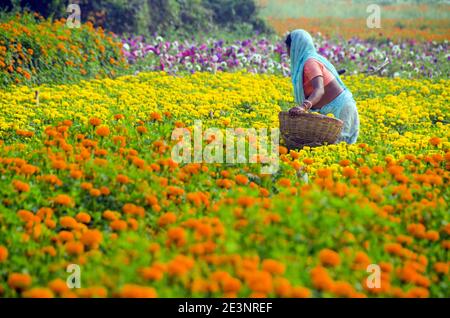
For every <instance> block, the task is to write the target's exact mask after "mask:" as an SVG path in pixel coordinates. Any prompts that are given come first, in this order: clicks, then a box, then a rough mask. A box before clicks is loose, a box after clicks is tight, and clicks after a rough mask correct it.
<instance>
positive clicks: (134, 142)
mask: <svg viewBox="0 0 450 318" xmlns="http://www.w3.org/2000/svg"><path fill="white" fill-rule="evenodd" d="M344 80H345V82H346V84H347V85H348V87H349V88H350V90H351V91H352V92H354V95H355V99H356V100H357V104H358V108H359V112H360V116H361V135H360V140H359V142H358V144H355V145H350V146H349V145H346V144H339V145H331V146H325V147H319V148H314V149H309V148H305V149H303V150H300V151H290V152H288V151H287V149H286V148H284V147H283V146H280V148H279V153H280V157H279V158H280V170H279V171H278V173H277V174H274V175H261V174H260V165H259V164H254V165H251V164H246V165H244V164H241V165H227V164H197V163H192V164H184V165H179V164H177V163H175V162H174V161H173V160H172V159H171V148H172V147H173V145H174V144H175V141H172V140H171V134H172V131H173V130H174V128H176V127H191V126H192V124H193V121H194V119H201V120H202V122H203V125H204V126H205V127H220V128H226V127H243V128H244V127H255V128H261V127H277V126H278V117H277V116H278V112H279V111H280V109H281V108H285V107H287V106H288V105H291V104H292V103H293V98H292V92H291V89H292V86H291V83H290V81H289V79H288V78H285V77H282V76H276V75H256V74H249V73H245V72H238V73H220V72H219V73H217V74H210V73H196V74H193V75H185V76H178V77H176V76H169V75H166V74H165V73H141V74H139V75H137V76H126V77H119V78H117V79H102V80H93V81H81V82H80V83H78V84H71V85H44V86H40V87H38V88H30V87H27V86H22V87H16V86H11V87H9V88H8V89H6V90H2V91H0V107H1V109H2V112H1V114H0V139H2V142H1V143H0V199H1V201H0V229H1V230H0V277H1V279H0V296H3V297H20V296H22V297H53V296H55V297H223V296H225V297H449V296H450V294H449V291H448V286H449V266H450V262H449V258H448V256H449V249H450V238H449V237H450V224H449V219H450V217H449V206H448V202H449V196H450V190H449V183H450V142H449V138H450V126H449V123H450V117H449V116H450V115H449V114H450V103H449V94H450V88H449V87H450V81H449V80H444V79H442V80H426V79H421V80H406V79H387V78H380V77H364V76H348V77H345V78H344ZM69 264H78V265H80V267H81V288H80V289H69V288H68V286H67V285H66V279H67V277H68V275H69V273H67V272H66V268H67V266H68V265H69ZM369 264H377V265H379V266H380V268H381V270H382V273H381V285H380V287H379V288H369V287H370V286H368V285H367V277H368V276H369V275H370V273H368V272H367V271H366V269H367V267H368V265H369Z"/></svg>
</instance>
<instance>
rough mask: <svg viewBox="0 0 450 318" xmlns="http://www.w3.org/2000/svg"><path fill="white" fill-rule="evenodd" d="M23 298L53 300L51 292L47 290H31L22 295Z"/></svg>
mask: <svg viewBox="0 0 450 318" xmlns="http://www.w3.org/2000/svg"><path fill="white" fill-rule="evenodd" d="M22 296H23V297H25V298H53V297H54V295H53V292H52V291H51V290H50V289H47V288H32V289H30V290H27V291H25V292H23V293H22Z"/></svg>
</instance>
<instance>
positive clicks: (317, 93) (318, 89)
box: [289, 76, 325, 116]
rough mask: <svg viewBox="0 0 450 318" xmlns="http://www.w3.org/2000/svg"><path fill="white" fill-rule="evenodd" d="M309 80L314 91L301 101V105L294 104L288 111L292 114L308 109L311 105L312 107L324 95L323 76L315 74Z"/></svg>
mask: <svg viewBox="0 0 450 318" xmlns="http://www.w3.org/2000/svg"><path fill="white" fill-rule="evenodd" d="M311 82H312V86H313V89H314V91H313V92H312V94H311V95H309V96H308V98H307V99H306V100H305V101H304V102H303V104H302V105H299V106H296V107H294V108H292V109H291V110H290V111H289V113H290V114H291V115H292V116H295V115H297V114H298V113H301V112H305V111H308V110H310V109H311V108H312V107H314V105H316V104H317V103H318V102H320V100H321V99H322V97H323V95H325V88H324V86H323V76H316V77H314V78H313V79H312V80H311Z"/></svg>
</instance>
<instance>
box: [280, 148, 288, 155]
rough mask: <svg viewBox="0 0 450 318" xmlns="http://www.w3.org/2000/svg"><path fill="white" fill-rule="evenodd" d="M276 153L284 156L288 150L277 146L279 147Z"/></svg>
mask: <svg viewBox="0 0 450 318" xmlns="http://www.w3.org/2000/svg"><path fill="white" fill-rule="evenodd" d="M278 152H279V153H280V155H285V154H287V153H288V150H287V148H286V147H283V146H279V147H278Z"/></svg>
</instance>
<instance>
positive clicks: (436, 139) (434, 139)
mask: <svg viewBox="0 0 450 318" xmlns="http://www.w3.org/2000/svg"><path fill="white" fill-rule="evenodd" d="M429 142H430V144H431V145H433V146H438V145H439V144H440V143H441V138H439V137H432V138H430V140H429Z"/></svg>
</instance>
